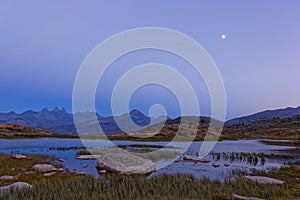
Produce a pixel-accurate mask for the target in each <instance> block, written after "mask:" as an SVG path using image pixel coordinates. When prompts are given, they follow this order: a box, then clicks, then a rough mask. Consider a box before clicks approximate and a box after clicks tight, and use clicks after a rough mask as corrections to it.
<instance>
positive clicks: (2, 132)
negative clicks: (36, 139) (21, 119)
mask: <svg viewBox="0 0 300 200" xmlns="http://www.w3.org/2000/svg"><path fill="white" fill-rule="evenodd" d="M50 135H53V133H51V132H50V131H47V130H45V129H41V128H34V127H28V126H22V125H17V124H0V137H1V136H50Z"/></svg>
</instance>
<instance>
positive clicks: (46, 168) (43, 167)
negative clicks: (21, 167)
mask: <svg viewBox="0 0 300 200" xmlns="http://www.w3.org/2000/svg"><path fill="white" fill-rule="evenodd" d="M31 169H32V170H33V171H37V172H42V173H49V172H54V171H57V168H55V167H53V166H52V165H49V164H36V165H34V166H33V167H32V168H31Z"/></svg>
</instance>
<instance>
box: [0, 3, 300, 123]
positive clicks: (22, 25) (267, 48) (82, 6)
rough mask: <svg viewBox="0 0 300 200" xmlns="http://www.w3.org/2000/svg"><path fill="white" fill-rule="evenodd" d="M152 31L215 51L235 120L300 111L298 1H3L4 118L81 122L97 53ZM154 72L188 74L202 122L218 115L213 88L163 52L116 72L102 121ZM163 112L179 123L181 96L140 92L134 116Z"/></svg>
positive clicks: (127, 61)
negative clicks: (119, 93) (68, 116)
mask: <svg viewBox="0 0 300 200" xmlns="http://www.w3.org/2000/svg"><path fill="white" fill-rule="evenodd" d="M147 26H155V27H165V28H170V29H174V30H177V31H180V32H182V33H184V34H186V35H188V36H190V37H192V38H193V39H195V40H196V41H197V42H199V43H200V44H201V45H202V46H203V47H204V48H205V49H206V50H207V51H208V53H209V54H210V56H211V57H212V58H213V60H214V61H215V63H216V64H217V66H218V68H219V70H220V72H221V74H222V77H223V80H224V84H225V88H226V93H227V119H228V118H232V117H235V116H240V115H245V114H250V113H254V112H256V111H260V110H264V109H273V108H279V107H287V106H298V105H300V89H299V85H298V84H299V82H300V76H299V75H300V1H298V0H289V1H276V0H275V1H274V0H265V1H261V0H251V1H250V0H247V1H238V0H235V1H234V0H228V1H197V0H195V1H179V0H174V1H161V0H153V1H138V0H136V1H124V0H118V1H116V0H112V1H73V0H72V1H58V0H57V1H38V0H36V1H33V0H28V1H15V0H2V1H0V69H1V70H0V72H1V73H0V94H1V104H0V112H8V111H11V110H13V111H16V112H22V111H25V110H27V109H33V110H40V109H42V108H44V107H48V108H50V109H52V108H53V107H54V106H59V107H62V106H64V107H66V108H67V110H68V111H69V112H71V107H72V89H73V83H74V80H75V76H76V73H77V70H78V69H79V67H80V65H81V63H82V62H83V60H84V58H85V57H86V56H87V55H88V53H89V52H90V51H91V50H92V49H93V48H94V47H95V46H96V45H97V44H99V43H100V42H101V41H103V40H105V39H106V38H108V37H109V36H111V35H113V34H116V33H118V32H121V31H125V30H128V29H131V28H138V27H147ZM222 34H225V35H226V38H225V39H222V38H221V35H222ZM148 62H158V63H165V64H168V65H170V66H173V67H174V68H177V69H179V70H180V69H181V70H182V71H183V72H182V73H183V74H184V75H185V76H186V77H187V79H189V80H190V81H191V84H192V85H193V86H194V88H195V91H196V92H197V95H198V98H199V101H200V106H201V114H203V115H209V113H210V108H209V107H210V103H209V96H208V92H207V89H206V87H205V84H204V83H203V80H201V78H198V77H194V75H193V74H194V73H193V71H192V70H190V66H189V65H188V64H187V63H185V62H184V61H182V60H180V59H179V58H177V57H174V56H172V55H170V54H168V53H163V52H159V51H154V50H153V51H151V50H149V51H147V50H146V51H140V52H135V53H132V54H129V55H127V56H126V57H124V58H120V59H119V60H117V62H115V63H114V64H113V65H112V66H111V68H110V69H109V70H108V71H107V74H106V75H105V77H104V78H103V81H102V82H100V84H99V87H98V90H97V95H96V108H97V111H98V112H99V113H101V114H103V115H109V114H110V95H111V89H112V87H113V85H114V83H115V82H116V81H117V80H118V77H120V76H121V75H122V74H123V73H124V72H126V70H128V69H129V68H131V67H134V66H136V65H139V64H143V63H148ZM169 78H170V77H169ZM199 79H200V80H199ZM153 103H161V104H163V105H165V107H166V109H167V111H168V115H170V116H176V115H178V111H179V110H178V102H177V101H176V98H175V97H174V95H172V94H171V93H170V92H169V91H167V90H166V89H163V88H160V87H156V86H148V87H144V88H141V89H140V90H138V91H137V92H136V93H135V94H134V95H133V97H132V100H131V105H130V106H131V108H138V109H140V110H141V111H143V112H144V113H147V112H148V109H149V107H150V106H151V104H153Z"/></svg>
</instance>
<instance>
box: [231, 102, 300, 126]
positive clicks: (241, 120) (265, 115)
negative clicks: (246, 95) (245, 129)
mask: <svg viewBox="0 0 300 200" xmlns="http://www.w3.org/2000/svg"><path fill="white" fill-rule="evenodd" d="M295 115H300V106H299V107H297V108H291V107H288V108H283V109H276V110H266V111H262V112H258V113H255V114H252V115H248V116H244V117H238V118H234V119H231V120H228V121H227V122H226V125H234V124H248V123H251V122H255V121H259V120H268V119H273V118H288V117H293V116H295Z"/></svg>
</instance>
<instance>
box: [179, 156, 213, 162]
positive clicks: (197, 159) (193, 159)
mask: <svg viewBox="0 0 300 200" xmlns="http://www.w3.org/2000/svg"><path fill="white" fill-rule="evenodd" d="M183 160H189V161H195V162H203V163H209V162H210V161H209V160H207V159H205V158H199V157H194V156H187V155H185V156H183Z"/></svg>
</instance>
